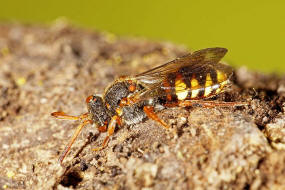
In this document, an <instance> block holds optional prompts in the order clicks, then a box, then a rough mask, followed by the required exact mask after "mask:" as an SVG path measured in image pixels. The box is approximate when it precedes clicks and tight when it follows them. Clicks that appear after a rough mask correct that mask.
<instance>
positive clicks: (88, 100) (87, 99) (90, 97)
mask: <svg viewBox="0 0 285 190" xmlns="http://www.w3.org/2000/svg"><path fill="white" fill-rule="evenodd" d="M91 100H94V101H96V98H93V95H91V96H88V97H87V98H86V103H87V104H88V103H89V102H90V101H91Z"/></svg>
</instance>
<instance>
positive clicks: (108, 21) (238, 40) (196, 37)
mask: <svg viewBox="0 0 285 190" xmlns="http://www.w3.org/2000/svg"><path fill="white" fill-rule="evenodd" d="M0 2H1V3H0V4H1V5H0V20H2V21H11V20H12V21H24V22H26V23H27V22H28V23H30V22H32V23H50V22H52V21H54V20H55V19H57V18H59V17H65V18H67V19H68V20H70V21H71V22H72V23H73V24H76V25H79V26H82V27H86V28H94V29H99V30H103V31H109V32H113V33H115V34H118V35H123V36H130V35H131V36H141V37H147V38H150V39H154V40H164V41H171V42H174V43H177V44H183V45H186V46H187V47H189V48H191V49H194V50H196V49H201V48H206V47H213V46H221V47H226V48H228V49H229V53H228V55H227V56H226V58H225V60H227V61H228V62H229V63H230V64H232V65H235V66H240V65H247V66H248V67H249V68H250V69H254V70H260V71H263V72H279V73H285V63H284V62H285V55H284V49H283V45H284V44H285V34H284V33H285V1H284V0H283V1H282V0H275V1H264V0H251V1H247V0H239V1H233V0H204V1H197V0H196V1H193V0H188V1H187V0H181V1H179V0H177V1H172V0H152V1H151V0H143V1H135V0H117V1H115V0H113V1H110V0H105V1H104V0H100V1H99V0H93V1H91V0H89V1H87V0H81V1H78V0H77V1H76V0H47V1H39V0H25V1H24V0H11V1H4V0H1V1H0Z"/></svg>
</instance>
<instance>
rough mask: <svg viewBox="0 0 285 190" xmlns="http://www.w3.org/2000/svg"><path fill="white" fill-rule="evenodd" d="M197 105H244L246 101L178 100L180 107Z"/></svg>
mask: <svg viewBox="0 0 285 190" xmlns="http://www.w3.org/2000/svg"><path fill="white" fill-rule="evenodd" d="M195 105H199V106H202V107H204V108H213V107H235V106H245V105H247V103H244V102H217V101H204V100H184V101H181V102H179V106H181V107H189V106H195Z"/></svg>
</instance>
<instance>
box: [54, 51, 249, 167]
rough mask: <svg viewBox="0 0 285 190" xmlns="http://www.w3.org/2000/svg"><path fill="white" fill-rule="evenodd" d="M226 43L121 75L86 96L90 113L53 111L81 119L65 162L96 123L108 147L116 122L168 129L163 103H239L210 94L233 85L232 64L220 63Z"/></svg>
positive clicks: (224, 52)
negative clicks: (85, 131)
mask: <svg viewBox="0 0 285 190" xmlns="http://www.w3.org/2000/svg"><path fill="white" fill-rule="evenodd" d="M226 53H227V49H225V48H208V49H203V50H199V51H196V52H193V53H191V54H187V55H185V56H183V57H180V58H177V59H175V60H173V61H171V62H168V63H166V64H163V65H161V66H158V67H156V68H154V69H151V70H149V71H146V72H144V73H141V74H138V75H135V76H128V77H121V78H119V79H117V80H116V81H115V82H114V83H112V84H111V85H110V86H109V87H107V88H106V89H105V92H104V94H103V95H102V96H101V95H92V96H89V97H87V98H86V104H87V108H88V112H87V113H84V114H82V115H80V116H69V115H66V114H65V113H64V112H54V113H52V114H51V115H52V116H54V117H56V118H59V119H70V120H80V122H81V123H80V125H79V126H78V127H77V130H76V131H75V133H74V135H73V137H72V138H71V140H70V142H69V143H68V144H67V146H66V148H65V150H64V152H63V153H62V154H61V156H60V158H59V162H60V163H62V161H63V160H64V158H65V157H66V155H67V154H68V152H69V150H70V148H71V146H72V144H73V142H74V141H75V139H76V138H77V136H78V135H79V133H80V131H81V130H82V128H83V127H84V126H85V125H87V124H92V123H95V124H96V126H97V127H98V130H99V132H108V134H107V136H106V137H105V139H104V141H103V143H102V146H101V147H99V148H96V149H94V150H101V149H102V148H104V147H105V146H106V145H107V143H108V141H109V138H110V136H112V135H113V133H114V130H115V127H116V126H117V125H119V126H122V125H134V124H137V123H140V122H142V121H144V120H145V119H146V118H151V119H153V120H155V121H156V122H158V123H159V124H160V125H162V126H163V127H165V128H169V126H168V124H167V123H166V122H165V121H163V120H161V119H160V118H159V117H158V116H157V115H156V112H157V111H158V109H156V108H158V107H160V109H161V107H163V108H167V107H174V106H182V107H189V106H193V105H199V106H202V107H216V106H224V107H227V106H240V105H244V104H243V103H240V102H217V101H211V100H209V99H208V98H210V97H213V96H215V95H217V94H219V93H221V92H223V91H224V90H225V89H226V88H225V87H226V86H229V85H230V78H231V76H232V73H233V71H232V68H231V67H230V66H228V65H225V64H222V63H219V61H220V60H221V59H222V58H223V57H224V55H225V54H226Z"/></svg>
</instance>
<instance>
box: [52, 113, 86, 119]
mask: <svg viewBox="0 0 285 190" xmlns="http://www.w3.org/2000/svg"><path fill="white" fill-rule="evenodd" d="M51 116H53V117H55V118H57V119H67V120H82V119H85V118H87V117H88V113H84V114H81V115H79V116H72V115H66V114H65V113H64V112H61V111H58V112H53V113H51Z"/></svg>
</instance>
